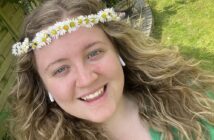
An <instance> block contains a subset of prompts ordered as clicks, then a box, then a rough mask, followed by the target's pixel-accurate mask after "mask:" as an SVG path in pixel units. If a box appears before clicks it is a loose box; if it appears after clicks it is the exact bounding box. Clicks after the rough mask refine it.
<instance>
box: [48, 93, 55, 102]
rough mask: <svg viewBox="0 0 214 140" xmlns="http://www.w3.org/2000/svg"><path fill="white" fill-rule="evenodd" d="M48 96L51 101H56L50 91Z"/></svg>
mask: <svg viewBox="0 0 214 140" xmlns="http://www.w3.org/2000/svg"><path fill="white" fill-rule="evenodd" d="M48 96H49V99H50V101H51V102H54V98H53V96H52V95H51V93H50V92H48Z"/></svg>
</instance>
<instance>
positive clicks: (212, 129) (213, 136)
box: [149, 92, 214, 140]
mask: <svg viewBox="0 0 214 140" xmlns="http://www.w3.org/2000/svg"><path fill="white" fill-rule="evenodd" d="M207 95H208V97H210V98H211V99H214V93H213V92H207ZM201 123H202V124H203V125H204V126H205V127H206V128H207V130H208V132H209V135H210V140H214V126H213V125H211V124H209V123H207V122H206V121H201ZM172 131H174V130H172ZM149 132H150V136H151V137H152V140H161V133H160V132H158V131H156V130H154V129H152V128H150V129H149ZM174 140H179V138H178V137H175V138H174Z"/></svg>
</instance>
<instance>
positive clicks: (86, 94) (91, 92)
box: [78, 85, 105, 99]
mask: <svg viewBox="0 0 214 140" xmlns="http://www.w3.org/2000/svg"><path fill="white" fill-rule="evenodd" d="M104 86H105V85H103V86H101V87H99V88H96V89H94V90H90V92H87V93H85V94H83V95H81V96H79V97H78V99H80V98H83V97H85V96H88V95H90V94H93V93H95V92H96V91H98V90H100V89H101V88H104Z"/></svg>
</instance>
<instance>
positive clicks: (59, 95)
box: [46, 78, 74, 100]
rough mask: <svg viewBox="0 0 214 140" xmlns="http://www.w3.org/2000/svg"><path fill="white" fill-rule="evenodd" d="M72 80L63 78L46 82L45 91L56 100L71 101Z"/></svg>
mask: <svg viewBox="0 0 214 140" xmlns="http://www.w3.org/2000/svg"><path fill="white" fill-rule="evenodd" d="M73 83H74V82H73V79H71V78H64V79H58V80H51V79H50V80H48V81H46V86H47V90H48V91H49V92H51V94H52V95H53V96H54V98H55V99H56V100H67V99H69V100H70V99H73V95H74V94H72V93H74V84H73Z"/></svg>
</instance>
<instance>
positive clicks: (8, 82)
mask: <svg viewBox="0 0 214 140" xmlns="http://www.w3.org/2000/svg"><path fill="white" fill-rule="evenodd" d="M106 1H107V0H106ZM138 1H143V0H138ZM107 2H109V4H108V5H114V4H115V3H116V2H117V0H108V1H107ZM145 2H146V3H148V4H149V6H150V8H151V9H152V15H153V26H152V33H151V36H152V37H154V38H155V39H157V40H158V41H159V42H160V43H161V44H162V45H163V46H164V47H170V46H178V47H179V48H180V50H181V53H182V54H183V55H184V57H187V58H192V57H193V58H195V59H196V60H200V61H202V63H201V67H203V68H204V69H206V70H210V71H214V39H213V38H214V8H213V7H214V2H213V0H146V1H145ZM39 3H40V0H1V1H0V139H2V140H9V139H10V137H9V134H8V131H7V127H6V126H7V125H6V120H7V118H8V116H9V110H8V109H7V105H6V97H7V95H8V94H9V91H10V90H11V86H12V85H13V83H14V81H15V74H14V71H13V70H14V61H15V58H14V57H13V56H12V55H11V45H12V44H13V43H14V42H15V41H17V40H18V36H19V35H20V27H21V24H22V22H23V19H24V16H25V15H26V14H27V13H28V12H30V11H31V10H32V9H33V8H34V7H36V6H37V5H39Z"/></svg>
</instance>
